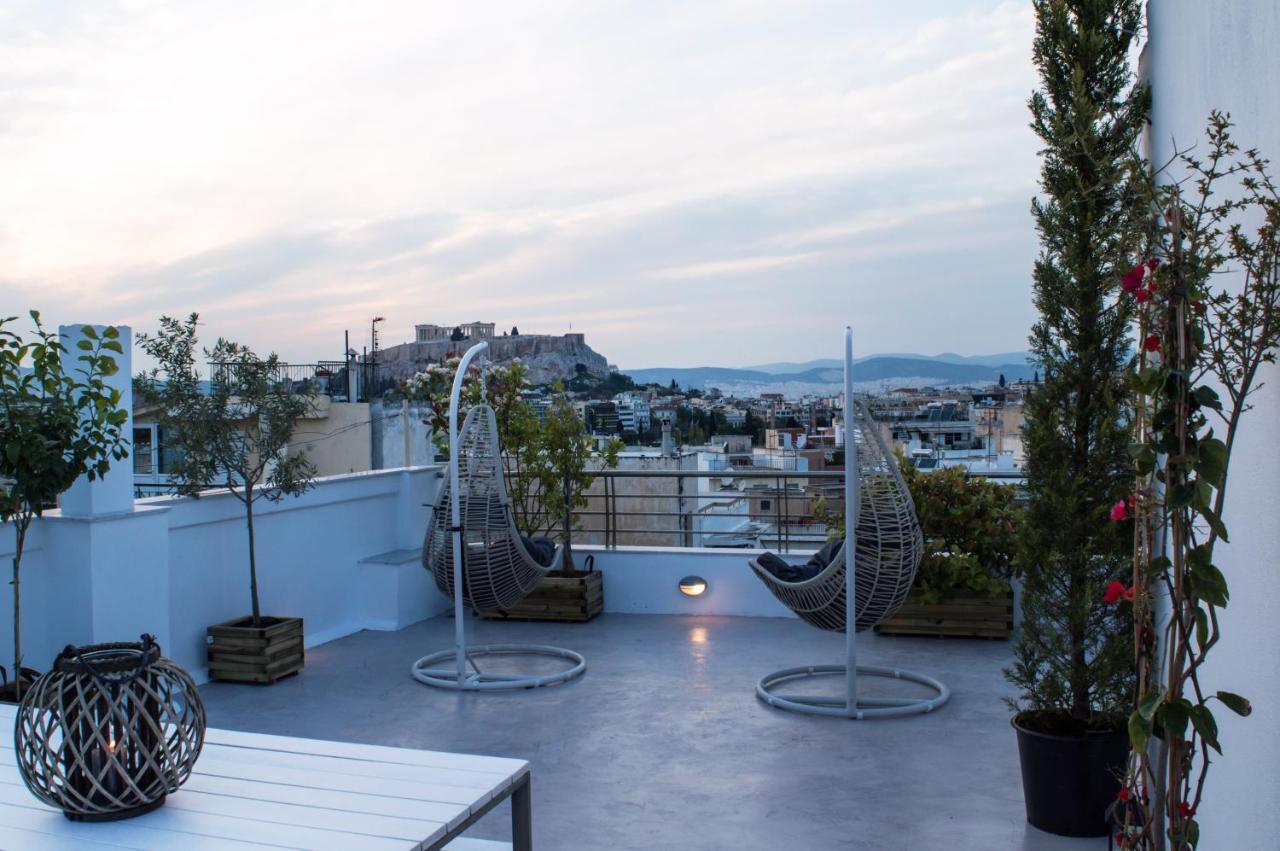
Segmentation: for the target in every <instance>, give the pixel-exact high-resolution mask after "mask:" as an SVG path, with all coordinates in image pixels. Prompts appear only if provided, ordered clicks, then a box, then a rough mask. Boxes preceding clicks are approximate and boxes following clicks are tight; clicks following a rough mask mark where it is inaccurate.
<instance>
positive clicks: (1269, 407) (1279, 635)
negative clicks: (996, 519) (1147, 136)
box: [1144, 0, 1280, 849]
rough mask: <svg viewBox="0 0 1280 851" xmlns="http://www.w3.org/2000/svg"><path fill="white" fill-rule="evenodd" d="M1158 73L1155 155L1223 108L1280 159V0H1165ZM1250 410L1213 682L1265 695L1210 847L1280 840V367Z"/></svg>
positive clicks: (1237, 462) (1244, 733)
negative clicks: (1279, 50) (1278, 434)
mask: <svg viewBox="0 0 1280 851" xmlns="http://www.w3.org/2000/svg"><path fill="white" fill-rule="evenodd" d="M1149 17H1150V41H1149V43H1148V45H1147V48H1146V56H1145V59H1144V61H1145V63H1146V71H1147V73H1148V77H1149V79H1150V81H1151V84H1152V96H1153V114H1152V128H1151V144H1152V154H1153V159H1154V161H1156V162H1164V161H1166V160H1167V159H1168V158H1169V157H1170V156H1171V155H1172V154H1173V146H1174V144H1175V142H1176V144H1177V145H1178V146H1179V147H1185V146H1186V145H1188V144H1190V143H1192V142H1194V141H1200V142H1201V149H1203V141H1202V140H1203V130H1204V127H1205V122H1206V119H1207V117H1208V115H1209V111H1210V110H1211V109H1219V110H1224V111H1227V112H1230V113H1231V119H1232V121H1234V122H1235V124H1236V127H1235V128H1234V130H1233V134H1234V138H1235V140H1236V141H1237V142H1238V143H1239V144H1240V145H1241V147H1243V148H1249V147H1257V148H1259V149H1260V150H1261V152H1262V154H1263V156H1267V157H1271V158H1273V159H1274V160H1276V161H1277V162H1280V96H1278V95H1277V86H1278V84H1280V59H1277V55H1276V52H1275V45H1276V43H1277V41H1280V3H1276V2H1275V0H1153V2H1152V3H1151V4H1150V7H1149ZM1260 378H1261V380H1262V381H1264V382H1265V383H1266V387H1264V388H1263V390H1262V391H1261V392H1260V393H1259V394H1258V395H1257V396H1256V397H1255V399H1254V404H1255V408H1254V410H1252V411H1250V412H1249V413H1248V414H1246V415H1245V419H1244V421H1243V425H1242V426H1241V429H1240V432H1239V436H1238V438H1237V442H1236V446H1235V450H1234V457H1233V458H1232V463H1231V471H1230V480H1229V483H1228V499H1227V504H1226V508H1225V521H1226V524H1227V527H1228V529H1229V530H1230V532H1231V540H1232V543H1231V544H1230V545H1225V546H1221V547H1220V549H1219V554H1218V558H1219V565H1220V567H1221V568H1222V570H1223V572H1224V573H1225V574H1226V576H1227V580H1228V582H1229V583H1230V587H1231V604H1230V605H1229V606H1228V608H1227V610H1226V612H1225V613H1224V617H1223V619H1222V628H1223V639H1222V642H1221V643H1220V644H1219V645H1218V646H1217V647H1216V648H1215V649H1214V650H1213V652H1212V656H1211V657H1210V659H1211V662H1210V665H1209V669H1208V671H1207V679H1208V680H1209V686H1210V688H1211V689H1212V690H1216V689H1225V690H1228V691H1236V692H1239V693H1241V694H1243V695H1245V696H1246V697H1248V698H1250V699H1251V700H1252V701H1253V705H1254V713H1253V715H1252V716H1251V717H1250V718H1247V719H1240V718H1236V717H1235V716H1234V715H1232V714H1231V713H1230V712H1229V711H1227V710H1225V709H1218V710H1217V711H1216V712H1215V714H1216V715H1217V717H1218V719H1219V722H1220V723H1221V725H1222V730H1221V741H1222V747H1223V751H1224V755H1223V756H1222V757H1218V758H1216V760H1215V762H1214V765H1213V767H1212V768H1211V769H1210V778H1209V783H1208V785H1207V787H1206V800H1205V804H1204V806H1202V807H1201V819H1202V823H1203V829H1202V834H1201V835H1202V836H1203V837H1204V840H1203V842H1202V847H1205V848H1210V849H1217V848H1242V849H1243V848H1271V847H1275V844H1276V841H1277V840H1276V837H1277V835H1280V774H1278V773H1277V765H1280V733H1277V731H1278V730H1280V666H1278V665H1277V664H1276V661H1275V659H1276V652H1277V648H1278V647H1280V522H1278V518H1280V451H1277V448H1276V441H1275V431H1276V424H1277V423H1280V370H1278V369H1276V368H1275V367H1274V366H1272V367H1267V368H1265V369H1264V370H1263V372H1262V374H1261V375H1260Z"/></svg>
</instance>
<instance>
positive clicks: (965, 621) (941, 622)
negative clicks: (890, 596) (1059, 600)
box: [876, 591, 1013, 638]
mask: <svg viewBox="0 0 1280 851" xmlns="http://www.w3.org/2000/svg"><path fill="white" fill-rule="evenodd" d="M876 632H878V633H879V634H881V635H941V636H960V637H963V638H1008V637H1009V636H1010V635H1012V634H1013V591H1007V592H1005V593H1004V594H1001V595H1000V596H998V597H988V596H986V595H983V594H972V593H967V594H963V593H962V594H956V595H955V596H953V597H951V598H949V599H947V600H945V601H943V602H941V603H922V602H920V600H919V599H918V598H917V596H916V594H915V592H912V594H911V595H910V596H909V597H907V602H906V603H904V604H903V605H902V608H901V609H898V612H897V614H895V615H894V616H893V617H891V618H889V619H887V620H884V621H881V622H880V624H879V625H878V626H876Z"/></svg>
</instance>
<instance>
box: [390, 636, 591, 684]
mask: <svg viewBox="0 0 1280 851" xmlns="http://www.w3.org/2000/svg"><path fill="white" fill-rule="evenodd" d="M515 655H525V656H548V657H551V658H555V659H568V660H569V661H570V662H572V663H573V664H572V666H570V667H568V668H565V669H564V670H562V671H556V672H555V673H551V674H506V673H497V672H490V671H483V672H482V671H480V670H479V669H478V668H477V667H476V665H475V659H476V658H477V657H480V656H515ZM456 658H457V651H455V650H442V651H440V652H439V653H432V654H431V655H430V656H423V657H422V658H421V659H419V660H418V661H417V662H414V663H413V678H414V679H415V680H417V681H418V682H420V683H426V684H427V685H429V686H435V687H436V688H451V689H455V690H458V691H497V690H500V689H518V688H539V687H542V686H554V685H559V684H560V683H564V682H568V681H569V680H571V679H573V678H574V677H578V676H581V675H582V673H583V672H584V671H586V670H587V660H586V659H583V658H582V654H580V653H575V652H573V651H572V650H566V649H564V648H563V647H552V646H551V645H549V644H485V645H482V646H480V647H468V648H467V661H468V662H470V663H471V666H470V667H471V669H470V670H467V671H466V672H465V673H464V674H463V676H462V678H461V680H459V678H458V671H457V668H456V667H444V666H446V665H452V664H453V662H454V660H455V659H456Z"/></svg>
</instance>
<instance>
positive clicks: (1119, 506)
mask: <svg viewBox="0 0 1280 851" xmlns="http://www.w3.org/2000/svg"><path fill="white" fill-rule="evenodd" d="M1128 518H1129V506H1128V505H1127V504H1126V501H1125V500H1123V499H1122V500H1120V501H1119V502H1117V503H1116V504H1115V505H1113V506H1111V519H1112V520H1114V521H1115V522H1117V523H1119V522H1120V521H1121V520H1127V519H1128Z"/></svg>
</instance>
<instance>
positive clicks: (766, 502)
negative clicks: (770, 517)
mask: <svg viewBox="0 0 1280 851" xmlns="http://www.w3.org/2000/svg"><path fill="white" fill-rule="evenodd" d="M760 510H761V511H772V510H773V500H771V499H762V500H760Z"/></svg>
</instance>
